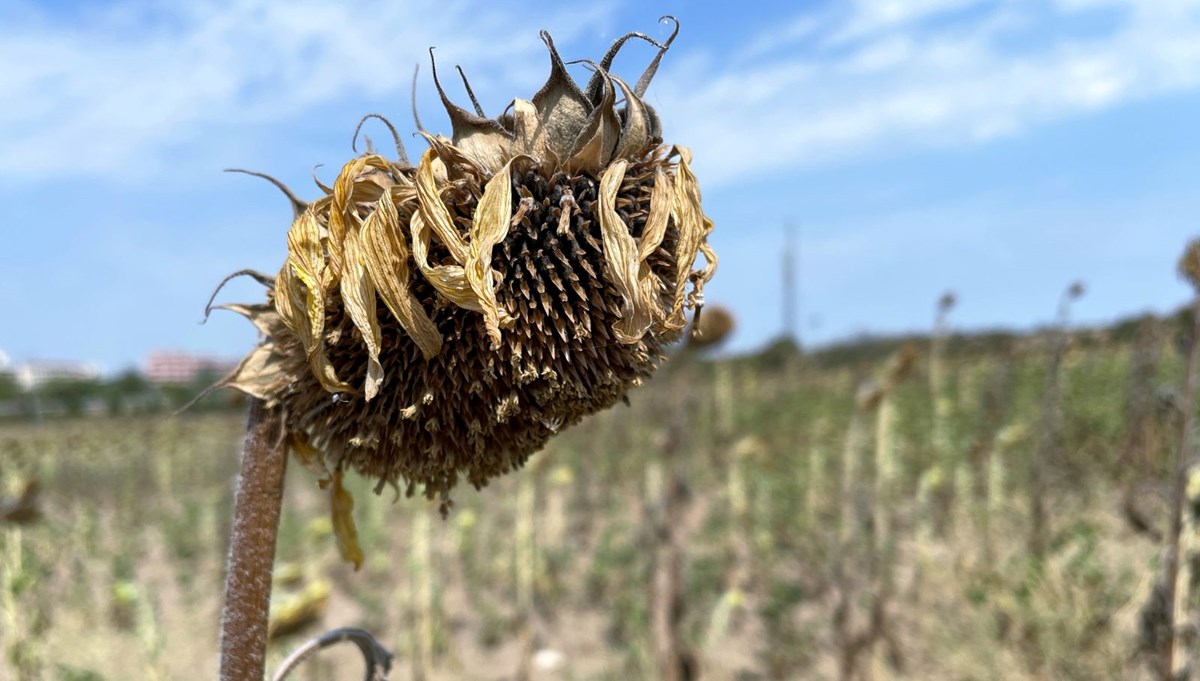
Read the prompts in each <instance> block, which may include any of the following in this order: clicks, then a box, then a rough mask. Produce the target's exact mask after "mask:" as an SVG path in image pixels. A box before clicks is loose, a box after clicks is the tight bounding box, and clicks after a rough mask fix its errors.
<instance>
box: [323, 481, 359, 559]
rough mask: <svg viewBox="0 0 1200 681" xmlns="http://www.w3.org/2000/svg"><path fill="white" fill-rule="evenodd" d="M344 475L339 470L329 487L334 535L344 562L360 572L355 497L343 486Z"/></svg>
mask: <svg viewBox="0 0 1200 681" xmlns="http://www.w3.org/2000/svg"><path fill="white" fill-rule="evenodd" d="M342 475H343V471H342V469H341V468H339V469H338V470H337V471H335V472H334V474H333V484H331V485H330V486H329V501H330V510H331V511H332V518H333V535H334V537H336V538H337V546H338V552H339V553H341V554H342V560H345V561H346V562H348V563H354V569H355V570H358V569H359V568H361V567H362V562H363V552H362V547H361V546H359V545H358V529H357V528H356V527H355V526H354V497H353V496H351V495H350V492H348V491H346V488H345V487H343V486H342Z"/></svg>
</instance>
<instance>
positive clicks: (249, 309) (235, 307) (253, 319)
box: [213, 303, 287, 338]
mask: <svg viewBox="0 0 1200 681" xmlns="http://www.w3.org/2000/svg"><path fill="white" fill-rule="evenodd" d="M213 309H216V310H229V311H230V312H236V313H237V314H240V315H242V316H243V317H245V318H246V319H249V320H250V323H251V324H253V325H254V328H256V329H258V331H259V333H261V334H262V335H264V336H266V337H268V338H271V337H273V336H275V335H276V334H278V333H279V332H281V331H283V330H284V329H285V328H287V327H286V326H285V325H284V323H283V319H281V318H280V316H279V312H278V311H276V310H275V308H274V306H272V305H270V304H265V303H264V304H260V305H243V304H241V303H226V304H224V305H217V306H216V307H215V308H213Z"/></svg>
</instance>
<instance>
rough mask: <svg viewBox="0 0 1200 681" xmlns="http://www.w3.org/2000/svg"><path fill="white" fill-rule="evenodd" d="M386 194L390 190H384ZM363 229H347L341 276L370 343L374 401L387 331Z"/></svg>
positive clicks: (369, 387)
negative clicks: (381, 325) (362, 240)
mask: <svg viewBox="0 0 1200 681" xmlns="http://www.w3.org/2000/svg"><path fill="white" fill-rule="evenodd" d="M384 195H385V196H386V194H384ZM359 239H360V236H359V233H358V231H357V230H352V231H350V232H347V233H346V242H345V255H346V272H345V273H344V274H343V276H342V280H341V292H342V303H343V304H344V305H345V306H346V313H347V314H348V315H350V320H351V321H352V322H354V326H355V328H357V329H358V332H359V333H360V334H362V337H363V342H364V343H365V344H366V346H367V378H366V382H365V383H364V384H363V393H364V395H365V397H366V400H367V401H368V402H370V401H371V400H372V399H373V398H374V397H375V395H377V394H378V393H379V386H380V385H382V384H383V365H382V364H381V363H380V362H379V348H380V347H381V346H382V345H383V333H382V331H381V330H380V328H379V319H378V317H377V316H376V312H375V284H374V283H373V282H372V281H371V277H370V275H369V274H368V273H367V267H366V263H365V252H364V251H365V249H364V248H363V246H362V245H361V244H360V243H359Z"/></svg>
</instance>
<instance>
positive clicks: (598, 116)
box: [566, 67, 621, 171]
mask: <svg viewBox="0 0 1200 681" xmlns="http://www.w3.org/2000/svg"><path fill="white" fill-rule="evenodd" d="M597 73H599V74H600V76H601V78H602V82H603V84H604V90H603V93H604V94H603V96H602V97H601V99H600V103H599V104H598V105H597V106H596V108H595V109H593V110H592V113H591V115H590V116H589V117H588V119H587V121H586V122H585V123H584V125H583V129H582V130H581V131H580V132H579V136H578V137H577V138H576V139H575V144H574V146H573V147H572V149H571V155H570V160H569V161H568V162H567V164H566V165H567V168H568V169H570V170H573V171H581V170H587V171H596V170H599V169H600V168H602V167H603V166H604V165H605V164H606V163H608V161H609V159H611V158H612V155H613V150H615V149H616V148H617V142H618V140H619V138H620V137H621V121H620V120H618V119H617V112H616V109H614V106H615V104H616V92H615V90H614V89H613V84H612V78H610V77H609V76H608V74H607V73H605V72H604V70H603V69H600V68H598V67H597Z"/></svg>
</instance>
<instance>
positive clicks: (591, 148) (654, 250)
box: [225, 24, 716, 506]
mask: <svg viewBox="0 0 1200 681" xmlns="http://www.w3.org/2000/svg"><path fill="white" fill-rule="evenodd" d="M677 30H678V24H676V31H677ZM633 37H637V38H640V39H643V40H646V41H648V42H651V43H654V41H652V40H650V39H649V38H647V37H646V36H643V35H641V34H636V33H635V34H630V35H628V36H625V37H623V38H621V39H620V40H618V41H617V42H616V43H615V44H614V45H613V47H612V48H611V49H610V50H609V52H608V54H606V55H605V56H604V57H603V59H602V60H601V61H600V62H599V63H591V62H589V63H590V64H591V67H592V72H593V73H592V76H591V78H590V81H589V82H588V83H587V84H586V85H585V86H584V87H583V88H580V87H579V86H578V85H577V84H576V83H575V81H573V80H572V79H571V76H570V75H568V73H567V69H566V66H565V64H564V62H563V60H562V59H561V58H560V57H559V54H558V52H557V50H556V49H555V47H554V43H553V41H552V40H551V39H550V36H549V35H547V34H546V33H542V38H543V40H544V41H545V43H546V46H547V48H548V49H549V52H550V78H549V79H548V80H547V82H546V84H545V85H543V86H542V88H541V89H540V90H538V91H537V93H536V94H534V95H533V97H532V98H531V99H529V100H524V99H516V100H513V102H512V104H511V105H510V106H509V107H508V108H507V109H506V110H505V113H504V114H502V115H501V116H500V117H498V118H495V119H489V118H486V117H484V115H483V113H482V110H481V109H480V108H479V106H478V104H475V107H474V108H475V112H474V113H472V112H470V111H467V110H465V109H463V108H460V107H458V106H456V105H455V104H453V103H452V102H451V101H450V100H449V98H448V97H447V96H446V94H445V92H444V90H443V89H442V86H441V84H440V82H438V81H437V73H436V70H435V72H434V79H435V83H437V89H438V92H439V94H440V95H441V97H442V101H443V103H444V104H445V107H446V110H447V111H448V112H449V115H450V121H451V124H452V126H453V135H452V136H451V137H450V138H446V137H442V136H437V135H431V134H428V133H426V132H425V131H423V130H422V131H419V132H420V134H421V135H422V136H424V138H425V140H426V141H427V142H428V144H429V148H428V149H427V150H426V151H425V152H424V153H423V154H422V155H421V157H420V159H419V160H418V162H417V163H416V164H415V165H413V164H411V163H409V161H408V160H407V157H406V156H405V154H404V150H403V147H402V146H401V145H400V144H399V143H398V142H397V153H398V156H399V158H398V160H394V161H393V160H389V159H387V158H384V157H383V156H380V155H377V154H374V153H369V152H368V153H367V154H365V155H362V156H359V157H357V158H354V159H353V160H351V161H350V162H348V163H347V164H346V165H345V166H344V167H343V168H342V170H341V172H340V173H339V174H338V177H337V180H336V181H335V182H334V183H333V186H332V187H324V186H323V187H322V189H323V191H324V196H322V197H321V198H319V199H317V200H316V201H314V202H312V203H304V202H303V201H300V200H298V199H293V203H294V205H295V207H296V218H295V221H294V222H293V223H292V226H291V229H290V231H289V232H288V236H287V244H288V256H287V262H286V263H285V264H284V265H283V267H282V268H281V269H280V271H279V273H278V275H277V276H275V277H274V278H273V279H270V278H263V279H264V282H265V283H266V284H267V285H268V289H269V290H268V294H267V298H268V300H267V302H266V303H265V304H258V305H230V306H226V307H227V308H229V309H233V310H235V311H237V312H239V313H241V314H243V315H245V316H247V317H248V318H249V319H250V320H251V321H252V322H253V323H254V324H255V325H256V326H257V327H258V329H259V330H260V331H261V332H262V334H263V338H264V340H263V342H262V343H261V344H260V345H259V346H258V347H257V348H256V349H255V350H254V351H253V352H252V353H251V354H250V355H249V356H248V357H246V358H245V360H244V361H243V362H242V363H241V366H239V367H238V369H237V370H236V371H235V372H234V373H233V374H232V375H231V376H229V377H228V378H227V379H226V381H225V384H226V385H229V386H231V387H234V388H236V389H238V390H241V391H242V392H245V393H247V394H249V395H252V396H255V397H257V398H260V399H262V400H265V401H266V402H267V403H268V404H270V405H274V406H278V407H280V408H281V410H282V413H283V419H284V422H285V427H286V430H287V436H288V438H289V443H290V446H291V448H292V451H293V452H294V453H295V454H296V455H297V456H298V458H300V459H301V460H302V461H304V462H305V463H306V464H307V465H309V466H310V467H312V468H314V469H316V470H318V471H320V473H321V476H322V478H323V479H324V480H327V481H331V482H332V483H333V484H332V489H333V490H334V504H335V506H336V505H337V504H338V503H339V497H338V494H339V491H340V478H341V473H342V471H344V470H346V469H353V470H356V471H358V472H359V473H361V474H363V475H366V476H370V477H372V478H376V479H378V480H379V481H380V485H381V486H382V485H383V484H384V483H391V484H393V485H396V486H400V485H403V486H404V487H405V488H406V489H407V490H408V491H409V492H410V493H411V492H412V491H413V490H414V489H415V488H416V487H418V486H420V487H423V489H424V492H425V494H426V495H427V496H429V497H430V498H436V497H438V496H441V497H442V498H443V499H445V498H446V497H445V495H446V493H447V492H448V491H449V490H450V489H451V488H452V487H454V485H455V484H456V483H457V482H458V481H459V479H460V478H466V480H467V481H468V482H470V483H471V484H473V485H475V486H476V487H479V486H482V485H484V484H486V483H487V481H488V480H489V479H490V478H491V477H493V476H496V475H499V474H502V473H504V472H507V471H509V470H512V469H514V468H517V467H519V466H521V465H522V464H523V463H524V462H525V461H526V459H527V458H528V457H529V456H530V455H531V454H532V453H533V452H535V451H537V450H538V449H539V448H540V447H541V446H542V445H543V444H544V443H545V442H546V440H547V439H548V438H549V437H550V436H551V435H553V434H554V433H555V432H556V431H558V430H560V429H561V428H564V427H566V426H568V425H571V424H574V423H576V422H578V421H579V420H580V419H581V418H583V417H584V416H586V415H588V414H591V413H593V412H596V411H598V410H601V409H604V408H606V407H609V406H611V405H612V404H614V403H615V402H617V401H618V400H621V399H622V398H623V397H624V396H625V394H626V392H627V391H628V390H629V389H630V388H631V387H632V386H635V385H637V384H639V383H640V382H641V381H643V380H644V379H645V378H647V377H648V376H649V375H650V374H651V372H652V371H653V370H654V368H655V366H656V364H657V363H658V362H659V361H660V360H661V359H662V358H663V348H664V346H665V345H667V344H668V343H671V342H672V341H674V340H676V339H677V338H678V337H679V335H680V333H681V331H682V329H683V328H684V326H685V312H686V310H687V309H689V308H692V307H695V306H697V305H700V304H701V303H702V298H701V291H702V288H703V285H704V283H705V282H707V281H708V280H709V279H710V278H711V277H712V274H713V271H714V269H715V266H716V258H715V257H714V254H713V252H712V250H711V248H710V247H709V245H708V242H707V237H708V235H709V233H710V232H711V230H712V222H711V221H710V220H709V219H708V218H707V217H705V215H704V213H703V211H702V209H701V205H700V189H699V187H698V185H697V182H696V178H695V176H694V175H693V174H692V171H691V169H690V167H689V165H688V164H689V161H690V154H689V152H688V151H687V150H686V149H684V148H682V147H678V146H670V145H664V144H663V143H662V139H661V126H660V123H659V118H658V115H657V114H656V113H655V111H654V110H653V109H652V108H651V107H650V106H649V105H648V104H646V102H645V101H644V100H643V99H642V96H643V94H644V92H645V90H646V87H647V86H648V85H649V83H650V79H651V77H652V76H653V74H654V72H655V70H656V68H657V66H658V63H659V60H660V59H661V58H662V56H663V53H664V52H665V51H666V49H667V47H668V46H669V45H670V42H671V41H670V40H668V41H666V43H664V44H661V45H659V44H658V43H654V44H655V45H656V46H657V47H658V53H657V55H656V56H655V57H654V60H653V62H652V63H651V65H650V66H649V67H648V68H647V70H646V72H645V73H644V74H643V75H642V76H641V78H640V79H639V80H638V81H637V83H636V84H635V85H634V86H630V85H629V84H627V83H626V82H625V81H624V80H622V79H621V78H619V77H617V76H616V75H613V74H611V73H609V70H608V69H609V66H610V65H611V63H612V60H613V58H614V57H615V55H616V53H617V51H618V50H619V49H620V48H621V46H622V45H623V44H624V43H626V42H627V41H628V40H629V39H630V38H633ZM671 38H672V39H673V38H674V34H672V36H671ZM465 82H466V81H465V79H464V83H465ZM467 89H468V92H470V89H469V86H468V88H467ZM471 100H472V102H474V95H471ZM418 125H419V123H418ZM389 126H390V124H389ZM289 196H290V194H289ZM697 255H703V259H704V265H703V267H702V268H701V269H693V267H694V264H695V261H696V259H697ZM689 287H690V288H689ZM340 503H343V504H345V503H348V502H347V501H345V500H342V501H341V502H340Z"/></svg>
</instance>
